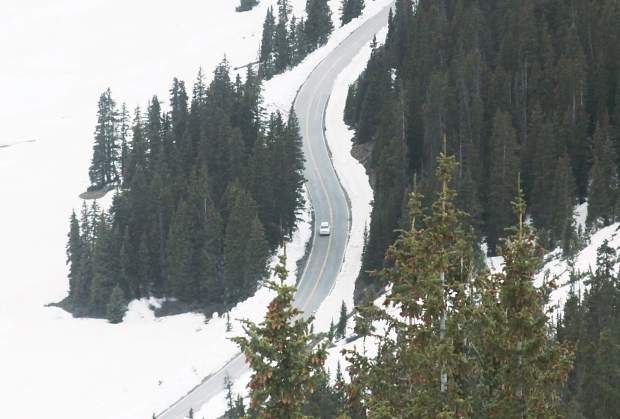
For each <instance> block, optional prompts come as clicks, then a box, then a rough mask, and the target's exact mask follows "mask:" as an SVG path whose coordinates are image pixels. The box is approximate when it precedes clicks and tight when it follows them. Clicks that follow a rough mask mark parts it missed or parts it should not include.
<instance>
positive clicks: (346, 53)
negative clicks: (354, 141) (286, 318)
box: [157, 7, 389, 419]
mask: <svg viewBox="0 0 620 419" xmlns="http://www.w3.org/2000/svg"><path fill="white" fill-rule="evenodd" d="M388 12H389V7H386V8H384V9H383V10H381V11H380V12H379V13H377V14H376V15H375V16H373V17H371V18H369V19H368V20H367V21H366V22H365V23H364V24H363V25H362V26H360V27H359V28H358V29H357V30H356V31H354V32H353V33H351V35H349V36H348V37H347V38H346V39H345V40H344V41H343V42H342V43H340V44H339V45H338V46H337V47H336V48H335V49H334V51H332V52H331V53H330V54H329V55H328V56H327V57H326V58H325V59H324V60H323V61H321V63H320V64H319V65H318V66H317V67H316V68H315V69H314V70H313V71H312V73H311V74H310V76H309V77H308V79H307V80H306V82H305V83H304V85H303V86H302V88H301V89H300V91H299V94H298V95H297V99H296V101H295V111H296V113H297V116H298V118H299V123H300V128H301V134H302V136H303V140H304V153H305V156H306V170H305V177H306V180H307V183H306V186H307V188H308V193H309V196H310V200H311V202H312V206H313V209H314V220H315V222H314V230H315V231H314V232H313V237H314V238H313V241H312V247H311V250H310V255H309V257H308V260H307V262H306V266H305V269H304V271H303V273H302V276H301V279H300V280H299V282H298V291H297V294H296V296H295V304H296V306H297V307H298V308H300V309H301V310H303V311H304V313H305V315H306V316H310V315H311V314H312V313H314V312H315V311H316V310H317V309H318V308H319V306H320V304H321V302H322V301H323V300H324V299H325V297H327V296H328V295H329V293H330V291H331V289H332V288H333V286H334V284H335V282H336V278H337V276H338V273H339V271H340V268H341V266H342V263H343V258H344V254H345V248H346V244H347V239H348V235H349V224H350V213H349V206H348V203H347V199H346V196H345V193H344V191H343V189H342V186H341V185H340V182H339V180H338V177H337V175H336V172H335V170H334V167H333V166H332V162H331V159H330V155H329V150H328V148H327V144H326V141H325V134H324V133H325V121H324V114H325V110H326V108H327V104H328V102H329V97H330V94H331V91H332V89H333V86H334V82H335V80H336V77H337V76H338V74H340V73H341V72H342V71H343V70H344V69H345V68H346V66H347V65H348V64H349V63H350V62H351V60H352V59H353V58H354V57H355V55H356V54H357V53H358V52H359V50H360V49H361V48H362V47H363V46H364V45H366V44H367V43H368V42H369V41H370V40H371V39H372V37H373V36H374V35H375V34H376V33H377V32H378V31H379V30H380V29H381V28H383V27H384V26H385V25H386V24H387V16H388ZM322 221H327V222H329V224H330V226H331V234H330V235H329V236H320V235H319V234H318V228H319V225H320V223H321V222H322ZM245 371H247V367H246V365H245V360H244V357H243V355H241V354H238V355H236V356H235V357H234V358H233V359H232V360H231V361H229V362H228V363H227V364H226V365H225V366H224V367H223V368H222V369H221V370H219V371H218V372H217V373H215V374H213V375H211V376H209V377H207V378H206V379H205V380H204V381H203V382H202V384H200V385H199V386H197V387H196V388H195V389H194V390H192V391H191V392H190V393H189V394H187V395H186V396H185V397H183V398H182V399H181V400H179V401H178V402H177V403H175V404H174V405H172V406H171V407H170V408H168V409H167V410H166V411H164V412H163V413H161V414H160V415H159V416H157V418H158V419H182V418H184V417H186V415H187V414H188V412H189V410H190V409H193V410H194V411H198V410H200V408H201V407H202V406H203V405H204V404H206V403H207V402H208V401H209V400H210V399H211V398H212V397H214V396H215V395H217V394H218V393H220V392H222V391H223V389H224V379H225V377H226V376H228V377H230V378H231V379H233V380H234V379H236V378H238V377H239V376H241V375H242V374H243V373H244V372H245Z"/></svg>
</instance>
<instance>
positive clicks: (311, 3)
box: [304, 0, 334, 50]
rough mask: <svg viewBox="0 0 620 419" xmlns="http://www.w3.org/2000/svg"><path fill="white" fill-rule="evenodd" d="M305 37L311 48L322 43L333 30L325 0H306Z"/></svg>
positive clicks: (329, 11)
mask: <svg viewBox="0 0 620 419" xmlns="http://www.w3.org/2000/svg"><path fill="white" fill-rule="evenodd" d="M304 30H305V38H306V40H307V42H308V46H309V47H310V49H311V50H315V49H316V48H318V47H319V46H321V45H324V44H325V43H326V42H327V40H328V38H329V35H331V33H332V31H333V30H334V24H333V22H332V13H331V9H330V8H329V4H328V3H327V0H306V22H305V26H304Z"/></svg>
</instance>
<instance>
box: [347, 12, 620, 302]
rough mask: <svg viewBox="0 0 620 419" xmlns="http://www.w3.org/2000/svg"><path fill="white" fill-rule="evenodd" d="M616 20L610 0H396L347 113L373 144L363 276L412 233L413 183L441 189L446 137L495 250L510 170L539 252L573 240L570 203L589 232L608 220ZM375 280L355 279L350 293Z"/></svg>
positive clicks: (612, 197) (618, 60)
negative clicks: (581, 211) (583, 208)
mask: <svg viewBox="0 0 620 419" xmlns="http://www.w3.org/2000/svg"><path fill="white" fill-rule="evenodd" d="M414 3H415V7H414ZM619 19H620V5H619V4H618V2H617V1H616V0H603V1H599V2H591V1H586V0H578V1H573V2H566V1H564V0H549V1H544V2H537V1H534V0H523V1H497V2H485V1H465V0H447V1H432V0H420V1H416V2H413V1H412V0H397V1H396V5H395V9H394V12H393V13H390V17H389V29H388V34H387V39H386V43H385V45H384V46H381V47H378V48H375V49H374V50H373V52H372V56H371V58H370V61H369V62H368V65H367V68H366V70H365V72H364V73H363V74H362V75H361V77H360V78H359V79H358V80H357V82H356V83H355V84H354V85H353V86H351V88H350V91H349V95H348V98H347V106H346V110H345V120H346V122H347V123H348V124H349V125H350V126H352V127H353V128H355V132H356V134H355V141H356V143H357V144H358V147H363V148H368V149H372V154H371V157H370V158H369V160H368V165H369V169H370V170H371V171H372V173H373V176H372V179H373V180H374V185H373V186H374V190H375V199H374V202H375V205H374V208H373V214H372V221H371V224H370V226H369V238H368V245H367V249H366V254H365V260H364V267H363V271H364V272H366V271H369V270H372V269H378V268H381V266H382V264H383V254H384V252H385V249H386V248H387V247H388V245H389V244H390V243H392V242H393V240H394V239H395V237H396V235H395V233H394V230H395V229H397V228H402V227H405V228H406V227H407V226H408V220H409V216H408V214H407V208H406V195H407V193H408V192H409V185H410V182H409V179H411V178H412V177H413V176H414V175H416V176H417V179H418V186H419V188H420V190H421V191H422V192H423V193H424V195H425V196H427V197H428V196H432V195H433V191H436V190H437V188H438V185H437V183H436V181H435V180H434V179H433V176H432V173H433V171H434V168H435V160H436V157H437V155H438V154H439V152H440V150H441V142H442V138H443V135H444V134H446V135H447V139H448V151H449V152H450V153H451V154H454V155H455V156H456V157H457V160H458V162H459V163H460V165H459V169H458V172H457V174H456V178H455V182H456V189H457V191H458V202H457V204H458V206H459V207H460V208H462V209H464V210H466V211H467V212H468V213H469V214H471V219H470V221H469V222H470V223H471V225H473V226H474V227H476V231H477V234H478V235H479V236H483V237H485V238H486V241H487V244H488V251H489V253H490V254H492V255H493V254H496V248H497V244H498V243H499V240H500V239H501V238H502V237H505V228H506V227H508V226H509V225H510V224H511V217H510V213H511V204H510V203H511V200H512V199H513V197H514V196H515V194H516V174H517V172H521V173H523V189H524V193H525V198H526V200H527V202H528V216H531V219H532V221H533V223H534V225H535V226H536V228H537V230H538V231H539V236H540V238H541V240H542V244H543V245H544V246H545V247H546V248H554V247H555V246H557V245H560V246H562V247H563V248H564V250H565V251H567V252H569V251H571V249H572V248H573V247H574V246H575V237H576V232H575V226H574V224H573V220H572V212H573V208H574V205H575V204H576V203H578V202H584V200H586V199H588V201H589V204H590V211H589V214H590V215H589V218H588V224H589V225H590V226H591V228H596V227H598V226H601V225H607V224H609V223H611V222H613V221H614V220H616V219H617V218H618V210H617V208H618V199H619V193H620V192H619V191H620V188H619V187H618V169H619V168H620V157H619V156H618V153H617V150H618V144H620V71H619V69H620V54H619V53H618V48H617V45H618V40H619V39H620V26H619V25H617V22H618V20H619ZM369 145H370V146H369ZM426 203H427V202H426ZM371 283H372V281H371V280H370V279H369V278H368V275H367V274H362V282H361V283H360V287H359V289H358V290H357V293H356V297H357V298H358V299H359V298H360V297H361V296H362V294H363V290H364V289H365V288H367V287H368V286H369V284H371Z"/></svg>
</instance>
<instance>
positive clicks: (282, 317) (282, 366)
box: [232, 254, 326, 419]
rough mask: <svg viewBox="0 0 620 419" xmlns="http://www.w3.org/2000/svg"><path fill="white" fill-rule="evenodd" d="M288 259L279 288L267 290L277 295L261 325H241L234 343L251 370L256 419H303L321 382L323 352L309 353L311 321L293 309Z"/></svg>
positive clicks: (280, 271) (272, 285)
mask: <svg viewBox="0 0 620 419" xmlns="http://www.w3.org/2000/svg"><path fill="white" fill-rule="evenodd" d="M285 264H286V254H285V255H284V256H281V257H280V264H279V265H278V266H276V268H275V272H276V274H277V276H278V278H279V282H275V281H271V282H268V283H267V286H268V287H269V288H270V289H272V290H274V291H275V292H276V293H277V295H276V297H275V298H274V299H273V301H271V303H270V304H269V307H268V309H267V315H266V316H265V320H264V321H263V322H261V323H260V324H255V323H252V322H250V321H248V320H244V321H243V324H244V331H245V333H246V335H247V337H236V338H233V339H232V340H233V341H234V342H235V343H237V344H238V345H239V347H240V348H241V350H242V351H243V353H244V354H245V357H246V360H247V362H248V364H249V365H250V368H252V370H253V375H252V378H251V379H250V383H249V385H248V387H249V388H250V399H251V404H250V414H251V416H252V417H258V418H260V419H296V418H302V417H303V415H302V409H303V406H304V404H305V402H306V398H307V397H308V396H309V395H310V394H312V393H313V392H314V390H315V388H316V386H317V384H318V381H319V379H320V378H321V373H322V372H323V362H324V361H325V357H326V351H325V347H324V346H320V347H319V348H318V349H317V350H312V347H311V342H310V340H311V338H312V335H311V334H310V332H309V327H310V324H311V323H312V318H309V319H304V318H303V317H301V315H302V312H301V311H300V310H298V309H297V308H295V307H293V298H294V293H295V287H292V286H289V285H286V284H285V281H286V278H287V276H288V272H287V270H286V268H285Z"/></svg>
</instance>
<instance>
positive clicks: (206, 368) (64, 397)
mask: <svg viewBox="0 0 620 419" xmlns="http://www.w3.org/2000/svg"><path fill="white" fill-rule="evenodd" d="M275 2H276V1H275V0H262V1H261V4H260V6H259V7H257V8H256V9H255V10H253V11H251V12H246V13H242V14H239V13H235V12H234V6H235V4H234V3H235V2H232V1H231V0H210V1H209V2H196V1H182V2H175V3H170V2H164V1H153V0H151V1H147V0H134V1H132V2H129V3H128V2H121V1H120V0H112V1H106V2H104V1H103V0H91V1H89V2H80V1H78V0H53V1H43V0H28V1H18V0H9V1H8V4H3V13H2V15H1V16H0V39H1V40H2V42H1V43H0V45H2V46H1V47H0V53H1V54H2V56H3V71H2V74H0V89H1V90H2V92H3V99H4V100H3V101H2V102H1V103H0V123H1V126H2V130H1V132H0V193H1V194H2V205H0V287H1V289H0V291H1V292H0V394H3V395H5V396H6V397H3V403H2V412H3V413H2V416H3V417H10V418H15V419H31V418H32V419H34V418H39V417H50V418H57V417H62V418H63V419H74V418H75V419H77V418H80V419H81V418H82V417H84V416H85V415H86V414H87V416H88V417H89V418H92V419H109V418H115V419H119V418H120V419H122V418H127V419H129V418H131V419H135V418H146V417H150V416H151V414H152V412H158V411H161V410H163V408H165V407H166V406H167V405H169V404H170V403H171V402H173V401H174V400H176V399H177V398H179V397H180V396H182V395H183V394H185V393H186V392H187V391H188V390H190V389H191V388H192V387H193V386H194V385H196V384H198V383H199V382H200V380H201V379H202V378H203V377H204V376H206V375H207V374H208V373H209V372H213V371H215V370H217V369H218V368H219V367H220V366H221V365H222V364H223V363H224V362H225V361H226V360H227V359H229V358H230V357H231V356H232V355H233V353H234V352H235V348H234V345H232V344H231V343H230V342H228V341H227V340H226V337H227V334H226V333H225V327H226V324H225V323H226V322H225V319H224V318H214V319H210V320H209V321H208V322H207V323H205V319H204V318H203V316H200V315H197V314H185V315H179V316H171V317H166V318H160V319H156V318H154V316H153V314H152V310H151V309H150V307H149V306H150V305H156V304H157V301H134V302H132V303H131V306H130V310H129V312H128V314H127V316H126V318H125V321H124V322H123V323H122V324H120V325H110V324H108V323H107V322H105V321H103V320H92V319H73V318H72V317H71V316H70V315H69V314H67V313H65V312H63V311H62V310H60V309H57V308H49V307H45V305H46V304H48V303H50V302H55V301H60V300H61V299H63V298H64V297H65V296H66V293H67V288H68V281H67V279H66V266H65V254H64V246H65V242H66V234H67V230H68V217H69V214H70V211H71V209H72V208H76V209H79V207H80V205H81V202H80V200H79V199H78V198H77V195H78V194H79V193H80V192H82V191H83V190H84V189H85V187H86V185H87V184H88V179H87V173H88V171H87V169H88V165H89V161H90V153H91V147H92V132H93V129H94V125H95V117H96V103H97V99H98V96H99V94H100V93H101V92H102V91H103V90H105V89H106V88H107V87H111V88H112V93H113V97H114V98H115V99H116V100H117V101H118V102H123V101H125V102H127V104H128V106H129V107H130V108H133V107H134V106H136V105H138V104H142V105H144V104H145V103H146V101H147V100H148V99H149V98H150V97H151V96H152V95H153V94H157V95H158V96H159V98H160V99H161V100H164V101H165V100H166V99H167V96H168V93H167V90H168V87H169V86H170V84H171V81H172V77H174V76H176V77H179V78H180V79H183V80H185V81H186V83H188V85H191V82H192V81H193V80H194V78H195V75H196V73H197V69H198V67H200V66H202V68H203V69H204V72H205V74H206V75H207V81H208V80H209V79H210V77H211V72H212V71H213V69H214V67H215V65H216V64H217V63H219V62H220V61H221V60H222V58H223V57H224V56H225V55H226V57H227V59H228V60H229V61H230V63H231V65H232V66H233V67H235V66H241V65H244V64H246V63H249V62H252V61H254V60H255V58H256V51H257V50H258V45H259V42H260V30H261V27H262V22H263V18H264V16H265V10H266V8H267V7H268V6H269V5H272V4H275ZM291 3H292V5H293V8H294V13H295V14H296V15H298V16H299V15H301V12H302V10H303V7H304V5H305V0H292V1H291ZM388 3H389V1H388V0H376V1H374V2H369V5H368V7H367V10H366V12H365V15H364V17H362V18H361V19H357V20H355V21H354V22H352V23H351V24H349V25H347V26H346V27H345V28H342V29H338V30H337V31H336V32H335V33H334V35H333V40H332V41H330V43H329V44H328V45H327V46H326V47H324V48H323V49H321V50H319V51H317V52H316V53H315V54H313V55H311V56H310V57H308V59H307V60H306V61H304V63H302V64H301V65H300V66H299V67H298V68H297V69H295V70H294V71H292V72H289V73H287V74H285V75H282V76H279V77H276V78H274V80H273V81H271V82H269V83H267V84H266V86H265V87H266V91H265V102H266V104H267V105H268V107H269V109H274V108H277V109H282V110H288V108H289V107H290V103H291V101H292V99H293V97H294V94H295V92H296V90H297V88H298V87H299V86H300V84H301V83H302V82H303V80H305V78H306V77H307V75H308V74H309V72H310V71H311V70H312V68H313V67H314V65H316V63H317V62H319V61H320V60H321V59H322V58H323V57H324V56H325V55H326V54H327V53H328V52H329V51H330V50H331V49H333V47H335V46H336V45H337V43H338V42H340V40H342V39H344V37H346V36H347V35H348V34H349V33H350V32H351V31H352V30H353V29H354V28H356V27H357V26H359V24H361V22H362V21H363V20H364V19H365V17H367V16H370V15H372V14H373V13H375V12H376V11H378V10H380V8H381V7H382V6H384V5H385V4H388ZM338 5H339V2H338V1H336V0H333V1H332V2H331V6H332V10H334V21H335V22H337V21H338V13H337V8H338ZM366 53H367V52H366ZM356 61H358V60H356ZM358 65H359V64H358ZM31 140H34V141H31ZM330 145H331V141H330ZM339 173H340V172H339ZM350 194H351V196H352V197H353V193H352V192H350ZM360 202H361V201H360ZM362 212H363V211H362ZM357 219H358V220H359V219H361V218H357ZM355 220H356V217H355V211H354V222H355ZM362 229H363V227H362ZM358 230H359V229H358ZM358 232H359V231H358ZM308 236H309V226H308V224H307V223H304V224H303V225H302V226H301V228H300V231H299V232H298V234H297V235H296V237H295V238H294V240H293V243H292V244H291V245H290V246H289V248H288V251H289V256H290V257H289V263H290V267H291V269H294V262H295V259H296V258H297V257H299V256H301V254H302V252H303V248H304V244H305V241H306V240H307V239H308ZM352 243H359V242H355V241H354V240H353V238H352ZM348 256H349V253H347V257H348ZM351 259H353V257H352V258H351ZM348 269H350V270H351V272H353V271H355V267H352V268H348ZM357 269H359V268H357ZM269 299H270V296H269V294H268V293H266V292H264V291H259V293H258V294H257V295H256V296H255V297H253V298H252V299H250V301H246V302H245V303H242V304H241V305H240V306H239V307H237V308H236V309H235V310H233V312H232V313H231V318H233V319H234V318H239V317H244V318H245V317H249V318H251V319H254V320H260V318H261V317H262V315H263V313H264V309H265V306H266V304H267V302H268V301H269ZM337 304H338V308H339V300H338V303H337ZM233 324H234V322H233ZM238 332H239V331H238V329H237V330H235V331H233V332H232V333H229V334H228V336H230V335H233V334H235V333H238ZM242 385H243V383H237V384H236V387H238V388H241V387H242ZM219 400H220V401H218V400H214V402H213V403H214V405H213V406H207V408H209V410H208V411H209V412H211V413H210V414H209V415H211V414H216V413H215V412H216V411H218V410H220V409H221V408H222V403H221V398H219ZM218 414H219V413H218ZM205 417H212V416H208V415H206V414H205Z"/></svg>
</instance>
